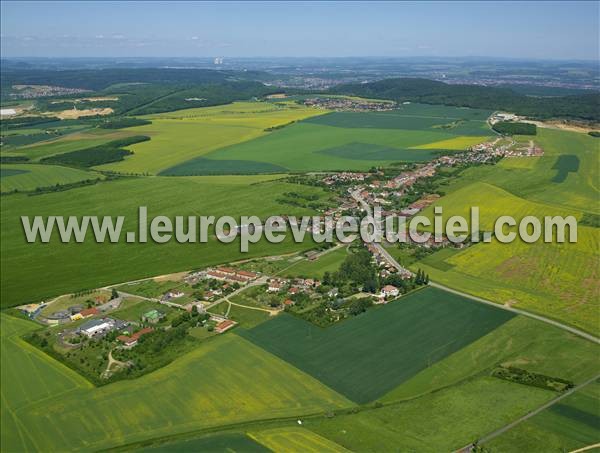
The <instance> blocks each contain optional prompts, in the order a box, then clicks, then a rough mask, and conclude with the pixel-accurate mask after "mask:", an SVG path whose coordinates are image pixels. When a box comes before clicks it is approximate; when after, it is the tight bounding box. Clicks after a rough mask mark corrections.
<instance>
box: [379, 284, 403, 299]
mask: <svg viewBox="0 0 600 453" xmlns="http://www.w3.org/2000/svg"><path fill="white" fill-rule="evenodd" d="M399 294H400V290H399V289H398V288H396V287H395V286H393V285H385V286H384V287H383V288H381V296H382V297H397V296H398V295H399Z"/></svg>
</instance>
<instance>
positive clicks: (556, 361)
mask: <svg viewBox="0 0 600 453" xmlns="http://www.w3.org/2000/svg"><path fill="white" fill-rule="evenodd" d="M599 351H600V347H599V346H598V345H596V344H594V343H592V342H590V341H587V340H584V339H582V338H579V337H576V336H574V335H573V334H571V333H568V332H564V331H561V330H559V329H557V328H555V327H552V326H549V325H547V324H544V323H542V322H539V321H536V320H533V319H531V318H527V317H525V316H516V317H514V318H513V319H511V320H510V321H508V322H506V323H504V324H503V325H501V326H499V327H498V328H496V329H495V330H493V331H492V332H490V333H488V334H487V335H484V336H482V337H481V338H479V339H478V340H476V341H474V342H473V343H471V344H469V345H467V346H465V347H464V348H462V349H461V350H459V351H456V352H454V353H453V354H451V355H449V356H448V357H446V358H444V359H443V360H440V361H439V362H436V363H434V364H432V365H431V366H429V367H427V368H426V369H424V370H422V371H421V372H419V373H418V374H416V375H415V376H413V377H412V378H410V379H408V380H407V381H405V382H403V383H402V384H400V385H399V386H398V387H396V388H395V389H393V390H392V391H390V392H389V393H387V394H386V395H385V396H384V397H383V398H381V401H384V402H386V403H387V402H394V401H402V400H409V399H412V398H416V397H419V396H422V395H426V394H428V393H432V392H436V391H438V390H441V389H443V388H446V387H451V386H453V385H456V384H459V383H460V382H462V381H464V380H465V379H469V378H472V377H474V376H478V375H490V373H491V371H492V370H493V369H494V368H495V367H496V366H498V365H499V364H504V365H507V366H513V367H517V368H521V369H525V370H527V371H530V372H533V373H539V374H543V375H546V376H552V377H558V378H562V379H566V380H569V381H572V382H574V383H575V384H580V383H581V382H584V381H585V380H586V379H589V378H590V377H592V376H594V375H595V374H596V373H598V371H599V367H598V361H597V356H598V352H599Z"/></svg>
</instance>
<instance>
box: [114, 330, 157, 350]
mask: <svg viewBox="0 0 600 453" xmlns="http://www.w3.org/2000/svg"><path fill="white" fill-rule="evenodd" d="M152 331H154V329H153V328H152V327H144V328H143V329H142V330H140V331H138V332H136V333H134V334H133V335H131V336H127V335H119V336H118V337H117V340H119V341H120V342H121V343H123V347H125V348H127V349H129V348H133V347H134V346H135V345H136V344H137V342H138V340H139V339H140V337H141V336H142V335H146V334H147V333H150V332H152Z"/></svg>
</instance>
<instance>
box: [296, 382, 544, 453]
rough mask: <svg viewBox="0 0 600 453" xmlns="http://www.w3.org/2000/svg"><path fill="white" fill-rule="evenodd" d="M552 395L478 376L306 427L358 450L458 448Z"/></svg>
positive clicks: (309, 424) (322, 419)
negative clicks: (413, 397) (424, 393)
mask: <svg viewBox="0 0 600 453" xmlns="http://www.w3.org/2000/svg"><path fill="white" fill-rule="evenodd" d="M552 396H553V394H552V393H551V392H549V391H547V390H542V389H536V388H531V387H526V386H522V385H519V384H513V383H510V382H506V381H502V380H500V379H494V378H490V377H478V378H475V379H472V380H467V381H464V382H461V383H460V384H458V385H456V386H453V387H450V388H446V389H443V390H440V391H438V392H434V393H431V394H428V395H425V396H423V397H421V398H416V399H413V400H410V401H405V402H400V403H395V404H390V405H385V406H383V407H381V408H375V409H371V410H365V411H362V412H358V413H356V414H353V413H349V414H347V415H336V416H335V417H332V418H321V419H318V420H311V419H307V420H306V421H305V423H304V426H305V428H307V429H310V430H311V431H314V432H316V433H317V434H319V435H321V436H323V437H326V438H328V439H329V440H331V441H333V442H335V443H337V444H339V445H341V446H343V447H345V448H347V449H349V450H352V451H360V452H373V453H375V452H381V451H418V452H431V453H434V452H440V451H455V450H458V449H459V448H462V447H464V446H466V445H468V444H470V443H471V442H473V441H475V440H476V439H478V438H480V437H481V436H483V435H485V434H488V433H489V432H492V431H493V430H495V429H497V428H500V427H502V426H504V425H505V424H507V423H510V422H511V421H513V420H514V419H516V418H518V417H519V416H521V415H524V414H525V413H527V412H528V411H529V410H532V409H534V408H536V407H538V406H540V405H541V404H543V403H544V402H546V401H547V400H549V399H550V398H551V397H552ZM502 451H504V450H502ZM519 451H523V450H519Z"/></svg>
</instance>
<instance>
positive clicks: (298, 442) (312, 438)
mask: <svg viewBox="0 0 600 453" xmlns="http://www.w3.org/2000/svg"><path fill="white" fill-rule="evenodd" d="M249 435H250V437H252V438H253V439H254V440H256V441H257V442H260V443H261V444H263V445H264V446H266V447H268V448H269V450H270V451H276V452H278V453H296V452H300V451H302V452H305V453H343V452H347V451H348V450H346V449H345V448H343V447H341V446H340V445H337V444H336V443H334V442H331V441H330V440H328V439H325V438H324V437H321V436H319V435H318V434H315V433H314V432H312V431H309V430H307V429H304V428H273V429H268V430H264V431H258V432H250V433H249Z"/></svg>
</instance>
